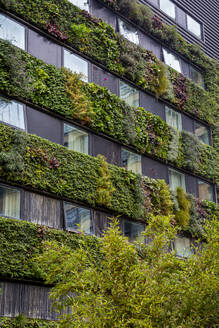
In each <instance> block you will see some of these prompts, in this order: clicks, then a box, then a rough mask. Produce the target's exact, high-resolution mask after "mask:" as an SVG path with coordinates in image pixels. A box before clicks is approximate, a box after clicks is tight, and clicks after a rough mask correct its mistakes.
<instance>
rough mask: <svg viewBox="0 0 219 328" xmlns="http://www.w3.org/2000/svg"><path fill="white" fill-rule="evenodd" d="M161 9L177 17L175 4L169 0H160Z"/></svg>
mask: <svg viewBox="0 0 219 328" xmlns="http://www.w3.org/2000/svg"><path fill="white" fill-rule="evenodd" d="M160 9H161V10H163V11H164V12H165V13H166V14H167V15H168V16H170V17H172V18H173V19H175V18H176V12H175V5H174V3H173V2H171V1H169V0H160Z"/></svg>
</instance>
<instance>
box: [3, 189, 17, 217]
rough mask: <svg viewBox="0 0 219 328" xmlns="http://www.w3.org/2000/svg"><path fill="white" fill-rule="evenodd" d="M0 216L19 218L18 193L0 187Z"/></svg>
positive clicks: (14, 190)
mask: <svg viewBox="0 0 219 328" xmlns="http://www.w3.org/2000/svg"><path fill="white" fill-rule="evenodd" d="M0 215H2V216H8V217H12V218H17V219H19V218H20V191H19V190H17V189H15V188H11V187H5V186H2V185H0Z"/></svg>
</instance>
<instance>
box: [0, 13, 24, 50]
mask: <svg viewBox="0 0 219 328" xmlns="http://www.w3.org/2000/svg"><path fill="white" fill-rule="evenodd" d="M0 38H1V39H3V40H7V41H10V42H11V43H12V44H13V45H15V46H17V47H19V48H21V49H23V50H25V28H24V26H22V25H20V24H18V23H16V22H15V21H13V20H12V19H10V18H8V17H6V16H4V15H2V14H0Z"/></svg>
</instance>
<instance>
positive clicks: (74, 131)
mask: <svg viewBox="0 0 219 328" xmlns="http://www.w3.org/2000/svg"><path fill="white" fill-rule="evenodd" d="M64 146H65V147H67V148H68V149H71V150H75V151H79V152H80V153H84V154H88V134H87V133H86V132H84V131H82V130H80V129H78V128H76V127H74V126H72V125H68V124H64Z"/></svg>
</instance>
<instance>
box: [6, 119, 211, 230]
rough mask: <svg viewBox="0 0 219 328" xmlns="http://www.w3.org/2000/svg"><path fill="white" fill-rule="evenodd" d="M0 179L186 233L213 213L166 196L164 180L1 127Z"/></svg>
mask: <svg viewBox="0 0 219 328" xmlns="http://www.w3.org/2000/svg"><path fill="white" fill-rule="evenodd" d="M0 179H1V181H4V182H6V183H7V182H8V183H12V184H13V183H16V184H18V185H20V186H29V187H31V188H33V189H34V190H36V191H37V190H42V191H46V192H49V193H51V194H53V195H57V196H60V197H61V198H64V199H66V200H69V201H72V202H77V201H78V202H82V203H84V204H86V205H87V206H90V207H94V208H102V209H106V210H109V211H112V212H113V213H115V215H118V214H120V215H125V216H127V217H129V218H133V219H137V220H138V219H140V220H141V221H147V219H148V217H149V216H150V215H151V214H153V215H172V216H173V219H174V220H175V221H174V222H175V223H176V224H178V225H179V226H181V227H182V228H183V229H184V230H187V231H189V232H190V233H192V234H202V225H203V222H204V221H205V220H206V219H209V218H210V217H211V216H212V215H214V214H216V211H217V206H216V204H215V203H213V202H207V201H200V200H197V199H195V198H194V197H193V196H191V195H186V194H185V193H184V192H183V191H182V190H177V193H176V194H173V195H171V193H170V191H169V187H168V186H167V184H166V183H165V181H164V180H154V179H149V178H147V177H142V176H140V175H136V174H134V173H133V172H131V171H127V170H126V169H124V168H119V167H117V166H114V165H108V164H107V163H106V162H105V161H104V160H103V159H102V158H95V157H92V156H89V155H85V154H82V153H78V152H75V151H71V150H68V149H67V148H65V147H63V146H60V145H57V144H55V143H52V142H50V141H48V140H45V139H42V138H40V137H37V136H34V135H29V134H27V133H24V132H19V131H17V130H14V129H12V128H10V127H8V126H6V125H3V124H0ZM188 202H189V204H188V205H186V207H185V205H184V204H187V203H188Z"/></svg>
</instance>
